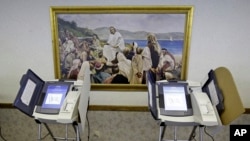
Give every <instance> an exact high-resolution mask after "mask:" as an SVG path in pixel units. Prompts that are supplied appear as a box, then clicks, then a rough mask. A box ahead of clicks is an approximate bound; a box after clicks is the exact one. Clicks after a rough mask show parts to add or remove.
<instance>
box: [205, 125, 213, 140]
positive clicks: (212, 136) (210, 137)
mask: <svg viewBox="0 0 250 141" xmlns="http://www.w3.org/2000/svg"><path fill="white" fill-rule="evenodd" d="M206 129H207V126H205V128H204V132H205V133H206V135H208V136H209V137H210V138H211V139H212V141H214V137H213V136H212V135H210V134H209V133H208V132H207V130H206Z"/></svg>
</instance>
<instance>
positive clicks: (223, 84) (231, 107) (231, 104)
mask: <svg viewBox="0 0 250 141" xmlns="http://www.w3.org/2000/svg"><path fill="white" fill-rule="evenodd" d="M214 72H215V76H216V79H217V82H218V86H219V88H220V90H221V91H222V95H223V97H224V106H225V110H224V111H223V112H222V113H221V115H220V118H221V122H222V124H223V125H227V124H230V123H231V122H232V121H233V120H235V119H236V118H238V117H239V116H240V115H241V114H243V113H244V112H245V108H244V107H243V104H242V102H241V99H240V96H239V93H238V90H237V87H236V85H235V82H234V79H233V76H232V74H231V72H230V71H229V70H228V69H227V68H225V67H219V68H216V69H215V71H214Z"/></svg>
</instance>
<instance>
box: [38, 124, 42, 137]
mask: <svg viewBox="0 0 250 141" xmlns="http://www.w3.org/2000/svg"><path fill="white" fill-rule="evenodd" d="M41 126H42V125H41V123H38V138H37V140H38V141H41V140H42V137H41V132H42V129H41Z"/></svg>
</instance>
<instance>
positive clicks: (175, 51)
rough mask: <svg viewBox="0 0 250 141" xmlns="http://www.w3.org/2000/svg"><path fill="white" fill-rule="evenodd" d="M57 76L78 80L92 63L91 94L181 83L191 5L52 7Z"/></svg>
mask: <svg viewBox="0 0 250 141" xmlns="http://www.w3.org/2000/svg"><path fill="white" fill-rule="evenodd" d="M50 18H51V29H52V43H53V56H54V68H55V77H56V78H57V79H78V77H79V73H81V72H82V68H83V65H84V64H85V65H86V64H88V65H90V69H91V89H92V90H111V91H114V90H117V91H121V90H126V91H128V90H131V91H145V90H147V88H146V85H145V84H146V81H147V78H146V76H145V72H146V71H152V72H153V73H154V74H155V79H156V80H162V79H167V80H185V79H186V77H187V70H188V58H189V48H190V38H191V29H192V18H193V7H192V6H75V7H74V6H73V7H72V6H71V7H60V6H56V7H51V8H50Z"/></svg>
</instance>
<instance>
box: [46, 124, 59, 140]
mask: <svg viewBox="0 0 250 141" xmlns="http://www.w3.org/2000/svg"><path fill="white" fill-rule="evenodd" d="M43 124H44V126H45V128H46V129H47V130H48V132H49V134H50V136H51V137H52V138H53V140H54V141H56V139H55V136H54V135H53V133H52V132H51V130H50V128H49V126H48V125H47V124H46V123H43Z"/></svg>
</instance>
